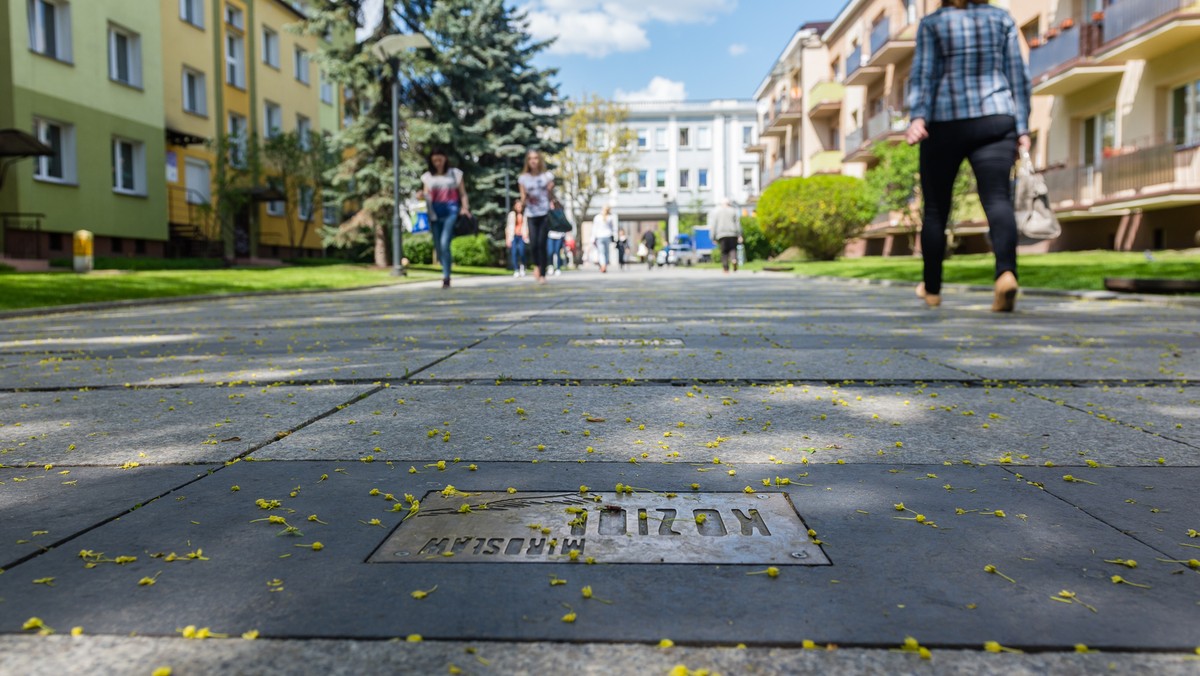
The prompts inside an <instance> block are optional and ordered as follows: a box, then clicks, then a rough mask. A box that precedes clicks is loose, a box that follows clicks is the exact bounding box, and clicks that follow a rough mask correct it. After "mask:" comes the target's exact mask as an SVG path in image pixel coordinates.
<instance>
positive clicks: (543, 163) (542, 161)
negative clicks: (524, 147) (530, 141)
mask: <svg viewBox="0 0 1200 676" xmlns="http://www.w3.org/2000/svg"><path fill="white" fill-rule="evenodd" d="M534 155H537V158H538V169H539V170H540V171H545V170H546V158H544V157H542V153H541V151H540V150H530V151H529V152H527V153H525V166H523V167H521V173H523V174H532V173H533V172H532V171H530V170H529V158H530V157H532V156H534ZM539 173H540V172H539Z"/></svg>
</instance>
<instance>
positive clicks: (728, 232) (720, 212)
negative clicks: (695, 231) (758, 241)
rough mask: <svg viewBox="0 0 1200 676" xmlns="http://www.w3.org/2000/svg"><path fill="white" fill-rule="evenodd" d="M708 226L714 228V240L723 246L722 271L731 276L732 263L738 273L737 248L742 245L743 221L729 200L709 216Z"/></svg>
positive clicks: (722, 202)
mask: <svg viewBox="0 0 1200 676" xmlns="http://www.w3.org/2000/svg"><path fill="white" fill-rule="evenodd" d="M708 225H709V227H710V228H712V233H713V238H714V239H716V240H717V242H718V243H719V244H720V245H721V269H722V270H724V271H725V274H729V266H730V264H731V263H732V265H733V271H734V272H737V269H738V258H737V248H738V244H741V243H742V221H741V218H739V214H738V211H737V209H734V208H733V205H732V204H731V203H730V201H729V199H728V198H726V199H722V200H721V204H720V206H718V207H717V208H716V209H713V210H712V212H711V213H709V214H708Z"/></svg>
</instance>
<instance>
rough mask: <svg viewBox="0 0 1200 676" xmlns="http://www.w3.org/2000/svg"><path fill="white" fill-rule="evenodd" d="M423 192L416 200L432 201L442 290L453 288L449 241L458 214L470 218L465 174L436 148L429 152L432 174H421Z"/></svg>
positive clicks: (421, 191)
mask: <svg viewBox="0 0 1200 676" xmlns="http://www.w3.org/2000/svg"><path fill="white" fill-rule="evenodd" d="M421 186H422V187H421V190H420V191H418V192H417V199H422V198H424V199H426V200H428V202H429V229H430V230H431V231H432V234H433V248H434V250H435V251H437V256H438V261H440V262H441V264H442V288H443V289H445V288H448V287H449V286H450V240H452V239H454V222H455V221H457V220H458V215H459V214H462V215H464V216H470V215H471V206H470V202H469V201H468V200H467V189H466V187H465V186H464V185H463V173H462V171H461V170H459V169H454V168H452V167H451V166H450V158H449V157H448V156H447V155H446V151H444V150H442V149H441V148H435V149H434V150H433V152H431V153H429V171H427V172H425V173H424V174H421Z"/></svg>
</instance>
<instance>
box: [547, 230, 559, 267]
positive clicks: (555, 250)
mask: <svg viewBox="0 0 1200 676" xmlns="http://www.w3.org/2000/svg"><path fill="white" fill-rule="evenodd" d="M562 250H563V240H562V238H559V239H554V238H553V237H548V238H546V253H547V255H548V256H549V257H550V266H551V267H554V268H561V267H562V261H560V260H559V258H560V256H559V254H561V253H562Z"/></svg>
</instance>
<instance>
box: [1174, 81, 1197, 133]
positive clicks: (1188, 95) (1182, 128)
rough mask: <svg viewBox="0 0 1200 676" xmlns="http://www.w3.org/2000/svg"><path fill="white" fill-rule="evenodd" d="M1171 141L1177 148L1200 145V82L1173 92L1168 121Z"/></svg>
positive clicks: (1191, 83) (1188, 84)
mask: <svg viewBox="0 0 1200 676" xmlns="http://www.w3.org/2000/svg"><path fill="white" fill-rule="evenodd" d="M1167 128H1168V129H1170V130H1171V141H1172V142H1173V143H1174V144H1175V145H1177V146H1190V145H1197V144H1200V80H1196V81H1194V82H1189V83H1187V84H1185V85H1183V86H1181V87H1176V88H1174V89H1172V90H1171V110H1170V119H1169V120H1168V126H1167Z"/></svg>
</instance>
